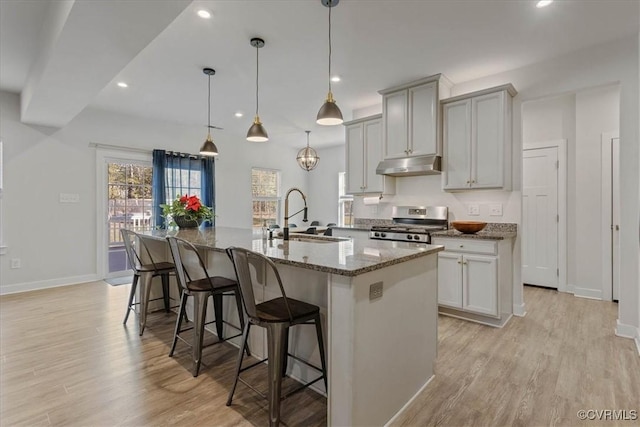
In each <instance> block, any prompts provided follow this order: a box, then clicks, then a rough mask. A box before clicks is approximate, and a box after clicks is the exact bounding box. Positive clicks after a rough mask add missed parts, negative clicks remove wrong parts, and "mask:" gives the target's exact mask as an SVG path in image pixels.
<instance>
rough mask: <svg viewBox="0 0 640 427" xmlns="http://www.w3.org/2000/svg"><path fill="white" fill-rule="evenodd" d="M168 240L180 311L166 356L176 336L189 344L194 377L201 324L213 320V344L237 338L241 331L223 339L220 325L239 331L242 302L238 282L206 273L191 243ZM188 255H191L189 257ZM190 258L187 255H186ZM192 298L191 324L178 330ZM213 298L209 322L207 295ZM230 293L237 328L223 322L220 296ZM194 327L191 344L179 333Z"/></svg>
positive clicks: (242, 319)
mask: <svg viewBox="0 0 640 427" xmlns="http://www.w3.org/2000/svg"><path fill="white" fill-rule="evenodd" d="M167 240H168V241H169V248H170V249H171V255H172V256H173V261H174V263H175V265H176V266H177V268H176V277H177V279H178V284H179V285H180V287H181V288H182V297H181V301H180V311H179V313H178V319H177V321H176V329H175V332H174V334H173V344H172V345H171V351H170V352H169V357H173V353H174V351H175V349H176V344H177V343H178V339H180V340H181V341H183V342H184V343H185V344H187V345H189V346H190V347H191V349H192V358H193V364H194V367H193V372H192V373H193V376H194V377H197V376H198V373H199V371H200V364H201V361H202V348H203V347H202V341H203V338H204V331H205V329H204V327H205V325H208V324H211V323H214V322H215V324H216V332H217V334H218V341H216V342H215V343H214V344H219V343H221V342H223V341H226V340H229V339H232V338H237V337H239V336H241V335H242V334H241V333H239V334H237V335H234V336H232V337H228V338H224V337H223V331H224V324H227V325H229V326H231V327H233V328H235V329H237V330H238V331H242V329H243V328H244V326H245V322H244V312H243V311H242V302H241V298H240V292H239V289H238V282H236V281H235V280H231V279H227V278H226V277H221V276H209V273H208V272H207V268H206V267H205V263H204V261H203V259H202V257H201V256H200V253H199V252H198V250H197V249H196V247H195V246H193V245H192V244H191V243H189V242H187V241H186V240H184V239H180V238H178V237H167ZM190 256H191V257H190ZM189 257H190V258H189ZM195 259H197V260H198V264H197V267H195V266H194V263H193V260H195ZM185 261H187V262H189V261H192V262H191V264H186V263H185ZM190 296H191V297H193V318H194V326H192V327H189V328H186V329H182V318H183V314H184V313H185V308H186V305H187V299H188V297H190ZM210 296H211V297H213V310H214V313H215V319H214V320H212V321H211V322H206V316H207V302H208V300H209V297H210ZM224 296H232V297H235V300H236V306H237V308H238V317H239V319H240V327H238V326H236V325H233V324H231V323H229V322H226V321H224V320H223V318H222V309H223V304H222V297H224ZM192 329H193V330H194V333H193V341H192V342H191V344H190V343H189V342H187V341H186V340H185V339H184V338H182V337H181V336H180V334H181V333H182V332H186V331H189V330H192ZM242 348H244V349H245V350H246V352H247V355H248V356H250V355H251V353H250V352H249V347H248V346H244V345H243V347H242Z"/></svg>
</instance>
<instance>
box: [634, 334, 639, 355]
mask: <svg viewBox="0 0 640 427" xmlns="http://www.w3.org/2000/svg"><path fill="white" fill-rule="evenodd" d="M634 341H635V342H636V348H637V349H638V356H640V328H639V329H638V336H637V337H636V339H635V340H634Z"/></svg>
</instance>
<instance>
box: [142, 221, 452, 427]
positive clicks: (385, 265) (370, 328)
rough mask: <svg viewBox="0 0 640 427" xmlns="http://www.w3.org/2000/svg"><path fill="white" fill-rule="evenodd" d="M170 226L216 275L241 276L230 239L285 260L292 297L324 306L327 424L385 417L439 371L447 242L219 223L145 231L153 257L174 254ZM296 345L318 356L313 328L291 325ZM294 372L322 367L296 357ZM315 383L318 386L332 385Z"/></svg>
mask: <svg viewBox="0 0 640 427" xmlns="http://www.w3.org/2000/svg"><path fill="white" fill-rule="evenodd" d="M167 234H169V235H175V236H176V237H180V238H184V239H186V240H188V241H190V242H191V243H193V244H194V245H196V246H197V247H198V248H201V249H202V251H203V254H206V260H207V263H208V268H210V269H211V271H212V272H213V273H215V274H216V275H222V276H226V277H234V272H233V266H232V264H231V262H230V261H229V259H228V258H227V256H226V254H225V252H224V249H225V248H227V247H229V246H236V247H242V248H247V249H251V250H254V251H256V252H259V253H262V254H264V255H266V256H268V257H269V258H271V259H272V260H273V261H274V262H275V263H276V264H278V269H279V272H280V274H281V276H282V280H283V283H284V286H285V291H286V292H287V296H290V297H292V298H296V299H300V300H303V301H307V302H309V303H312V304H316V305H318V306H320V309H321V314H322V317H323V329H324V331H325V339H326V340H327V344H328V345H327V346H326V348H327V360H328V365H329V381H328V383H329V390H328V392H327V406H328V415H327V420H328V424H329V425H334V426H347V425H349V426H357V425H384V424H385V423H387V422H388V421H389V420H390V419H391V418H393V417H394V416H395V415H396V414H397V413H399V412H400V411H401V410H402V409H403V408H404V406H405V405H406V404H407V402H408V401H409V400H411V399H412V398H413V397H414V396H415V395H416V394H417V393H418V392H419V391H420V390H421V389H422V388H423V387H424V386H425V385H426V384H427V383H428V381H429V380H430V379H431V378H432V376H433V363H434V361H435V358H436V351H437V312H438V308H437V252H439V251H441V250H442V247H441V246H432V245H419V244H413V243H402V242H385V241H376V240H369V239H330V240H329V239H322V238H318V237H316V238H315V239H314V238H308V237H307V238H303V237H300V239H301V240H289V241H283V240H280V239H277V240H262V239H261V238H260V236H258V235H256V234H254V233H253V232H252V230H250V229H237V228H224V227H217V228H209V229H206V228H205V229H182V230H179V231H169V232H167V231H165V230H154V231H149V232H146V233H143V238H144V239H145V241H146V242H147V243H148V244H149V245H150V247H151V248H152V252H153V254H154V256H158V257H162V258H164V259H170V253H169V249H168V245H167V244H166V240H165V237H166V236H167ZM310 237H311V236H310ZM292 239H293V237H292ZM256 281H257V282H259V283H258V285H256V288H255V289H254V293H255V294H256V295H257V296H258V298H259V299H260V300H261V301H266V300H269V299H272V298H275V297H278V296H279V292H278V285H277V283H275V282H274V280H273V278H271V277H268V276H267V277H263V278H259V277H257V278H256ZM377 289H381V292H375V291H376V290H377ZM234 309H235V308H234V307H232V304H228V306H226V307H225V313H224V316H225V318H227V319H232V321H234V320H235V319H237V313H235V312H234ZM254 329H255V330H252V334H251V337H250V341H249V342H250V346H251V350H252V353H254V354H255V356H257V357H264V356H265V355H266V340H265V335H264V331H262V330H261V329H262V328H254ZM236 343H237V342H236ZM289 351H290V353H292V354H295V355H296V356H298V357H300V358H303V359H307V360H310V361H311V362H312V363H314V364H316V365H318V364H319V355H318V349H317V342H316V339H315V335H314V331H313V330H312V329H311V328H303V327H297V328H294V330H292V332H291V333H290V338H289ZM287 374H288V375H289V376H291V377H292V378H298V379H300V380H308V379H310V378H311V377H312V376H313V375H315V372H313V371H311V370H309V368H307V367H305V365H303V364H301V363H298V362H297V361H295V360H290V363H289V365H288V370H287ZM316 385H317V388H315V390H316V391H318V392H320V393H322V392H324V391H325V390H324V389H323V388H324V387H323V385H322V384H321V383H316ZM285 404H286V403H285Z"/></svg>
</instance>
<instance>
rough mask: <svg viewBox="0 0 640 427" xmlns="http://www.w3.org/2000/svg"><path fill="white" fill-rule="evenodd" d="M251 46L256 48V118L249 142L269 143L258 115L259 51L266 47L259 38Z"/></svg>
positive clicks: (248, 137)
mask: <svg viewBox="0 0 640 427" xmlns="http://www.w3.org/2000/svg"><path fill="white" fill-rule="evenodd" d="M251 46H253V47H255V48H256V116H255V117H254V119H253V124H252V125H251V127H250V128H249V131H247V141H251V142H267V141H268V140H269V135H267V131H266V129H265V128H264V126H262V122H261V121H260V116H259V115H258V104H259V98H258V96H259V85H258V77H259V71H260V68H259V64H260V61H259V58H258V51H259V49H260V48H261V47H264V40H262V39H261V38H258V37H254V38H252V39H251Z"/></svg>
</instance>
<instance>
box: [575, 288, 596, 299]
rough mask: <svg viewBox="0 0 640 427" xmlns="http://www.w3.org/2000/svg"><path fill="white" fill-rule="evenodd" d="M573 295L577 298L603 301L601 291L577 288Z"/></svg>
mask: <svg viewBox="0 0 640 427" xmlns="http://www.w3.org/2000/svg"><path fill="white" fill-rule="evenodd" d="M573 295H574V296H577V297H580V298H587V299H597V300H602V290H601V289H587V288H578V287H575V288H574V292H573Z"/></svg>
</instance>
